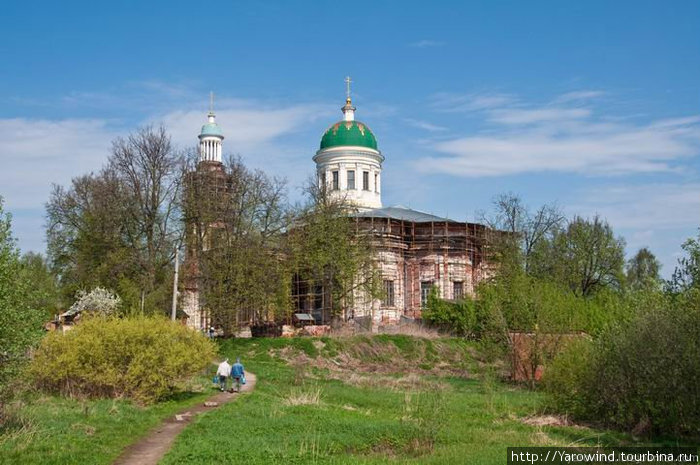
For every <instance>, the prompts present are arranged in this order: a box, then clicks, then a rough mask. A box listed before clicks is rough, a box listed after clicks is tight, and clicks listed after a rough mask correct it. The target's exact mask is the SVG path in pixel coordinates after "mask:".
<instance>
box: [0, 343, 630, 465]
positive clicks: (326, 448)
mask: <svg viewBox="0 0 700 465" xmlns="http://www.w3.org/2000/svg"><path fill="white" fill-rule="evenodd" d="M220 352H221V355H222V356H227V357H229V358H230V359H235V357H238V356H240V357H241V359H242V361H243V363H244V364H245V366H246V369H248V370H250V371H252V372H254V373H256V375H257V376H258V383H257V386H256V389H255V391H254V392H252V393H250V394H248V395H245V396H242V397H241V398H239V399H238V400H237V401H236V402H232V403H230V404H226V405H224V406H222V407H220V408H219V409H216V410H213V411H211V412H209V413H206V414H204V415H202V416H201V417H199V418H198V419H197V420H196V421H195V422H194V423H193V424H191V425H190V426H189V427H188V428H186V429H185V430H184V432H183V433H182V435H181V436H179V437H178V439H177V441H176V443H175V445H174V447H173V449H172V450H171V451H170V452H169V453H168V455H166V457H165V458H164V459H163V461H162V463H163V464H166V465H173V464H202V465H204V464H207V465H208V464H211V463H242V464H243V463H244V464H247V465H250V464H270V463H280V464H282V463H284V464H320V463H323V464H357V463H359V464H379V463H381V464H393V463H420V464H455V463H470V464H502V463H505V461H506V447H509V446H521V445H561V446H565V445H573V444H576V445H598V444H600V445H617V444H631V443H632V440H631V438H629V437H628V436H625V435H622V434H619V433H611V432H606V431H598V430H595V429H591V428H588V427H583V426H575V425H569V426H560V425H557V424H556V423H558V422H557V420H556V418H553V417H547V416H546V415H545V414H546V412H545V411H544V410H543V405H544V402H543V397H542V395H541V394H540V393H538V392H533V391H529V390H526V389H521V388H519V387H517V386H514V385H511V384H508V383H506V382H504V381H502V377H503V375H504V373H505V370H504V369H505V366H504V364H503V362H502V361H501V360H502V359H503V354H501V353H499V351H498V350H495V349H493V348H490V347H487V346H482V345H479V344H476V343H470V342H466V341H464V340H460V339H449V338H439V339H426V338H419V337H409V336H386V335H379V336H364V337H359V336H358V337H349V338H295V339H239V340H228V341H223V342H222V343H221V345H220ZM214 368H215V365H214V364H212V373H211V374H213V370H214ZM211 374H207V377H202V378H200V380H199V381H198V383H199V384H198V383H195V384H193V386H192V387H193V389H192V390H193V391H195V392H193V393H190V394H183V395H181V396H180V397H178V398H176V399H172V400H171V401H169V402H166V403H161V404H156V405H154V406H150V407H139V406H136V405H134V404H132V403H131V402H129V401H127V400H98V401H77V400H69V399H61V398H57V397H51V396H43V395H37V394H31V393H29V394H26V395H24V396H23V398H22V399H23V400H22V401H21V402H23V405H21V408H22V411H23V418H24V422H25V423H24V425H23V427H21V428H19V429H14V430H11V431H9V432H5V433H4V434H2V435H0V463H2V464H5V463H7V464H10V463H12V464H64V463H86V464H109V463H111V462H112V461H113V460H114V459H115V458H116V456H117V455H119V453H120V451H121V450H122V449H123V448H124V447H126V446H127V445H128V444H130V443H131V442H134V441H136V440H137V439H138V438H139V437H141V436H143V435H144V434H145V433H146V432H147V431H148V430H149V429H150V428H152V427H153V426H155V425H156V424H158V423H159V422H160V421H161V420H162V419H163V418H165V417H167V416H170V415H172V413H173V412H175V411H177V410H179V409H180V408H183V407H185V406H187V405H191V404H192V403H195V402H199V401H201V400H202V399H204V398H205V397H206V395H208V392H209V389H211V388H213V386H211V384H210V383H211ZM202 388H204V392H201V391H202ZM196 391H200V392H198V393H197V392H196ZM212 392H213V389H212ZM552 420H554V421H553V422H554V423H555V424H554V425H551V424H549V423H552Z"/></svg>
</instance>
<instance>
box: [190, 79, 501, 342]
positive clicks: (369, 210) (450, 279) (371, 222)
mask: <svg viewBox="0 0 700 465" xmlns="http://www.w3.org/2000/svg"><path fill="white" fill-rule="evenodd" d="M346 82H347V83H348V90H347V96H346V100H345V105H344V106H343V107H342V108H341V110H342V113H343V117H342V119H341V120H340V121H338V122H336V123H334V124H332V125H331V126H330V127H329V128H328V129H327V130H326V131H325V133H324V134H323V136H322V137H321V142H320V146H319V149H318V151H317V152H316V154H315V155H314V156H313V158H312V159H313V161H314V163H315V164H316V174H317V179H318V180H319V183H321V185H322V186H325V188H326V189H327V191H328V192H329V193H330V195H331V196H336V197H337V198H338V199H344V201H345V202H347V203H348V204H350V205H351V207H352V211H351V212H349V215H351V216H352V217H354V218H355V220H356V222H357V225H358V228H360V229H361V230H362V231H364V232H369V233H370V234H371V237H372V241H373V244H374V253H375V260H376V265H377V267H378V269H379V271H380V273H381V277H382V285H383V295H384V297H383V298H382V299H370V298H366V296H363V295H356V296H354V298H353V299H352V302H353V303H352V304H351V305H350V306H349V308H346V309H345V310H344V311H343V314H342V315H341V317H342V319H343V320H346V321H349V320H360V319H361V320H364V321H365V322H368V323H369V322H370V321H371V323H372V324H375V325H377V324H391V323H395V322H398V321H399V320H400V319H401V318H402V317H403V318H412V319H413V318H420V316H421V309H422V308H423V307H424V306H425V305H426V303H427V299H428V295H429V293H430V291H431V289H432V288H433V287H436V288H437V290H438V293H439V296H440V297H441V298H444V299H450V300H457V299H460V298H462V297H465V296H467V295H472V294H473V292H474V287H475V285H476V284H477V283H478V282H479V281H480V280H481V279H483V278H484V277H485V276H486V275H487V274H488V264H487V262H486V260H485V247H486V234H487V233H488V228H486V227H485V226H484V225H481V224H477V223H469V222H462V221H455V220H451V219H449V218H442V217H439V216H435V215H432V214H429V213H425V212H421V211H417V210H413V209H410V208H406V207H403V206H400V205H397V206H390V207H384V206H383V204H382V176H383V173H382V164H383V162H384V154H383V153H382V152H381V151H380V149H379V145H378V143H377V138H376V137H375V135H374V133H373V132H372V131H371V130H370V128H369V127H368V126H367V125H366V124H365V123H363V122H360V121H358V120H356V119H355V111H356V108H355V107H354V106H353V103H352V99H351V96H350V91H349V78H348V79H347V80H346ZM199 139H200V157H199V160H200V162H199V163H200V165H202V164H203V165H204V166H210V167H211V168H209V169H210V170H211V169H215V167H216V166H217V164H218V166H220V165H221V144H222V141H223V139H224V136H223V132H222V131H221V129H220V128H219V126H218V125H217V124H216V122H215V117H214V114H213V112H210V113H209V121H208V122H207V124H205V125H204V126H203V127H202V131H201V133H200V135H199ZM212 162H213V163H212ZM198 169H199V168H198ZM389 175H390V173H389ZM293 287H294V289H293V291H292V299H293V306H294V308H293V309H294V311H295V312H298V313H305V314H311V315H312V316H313V317H314V319H315V321H316V323H317V324H328V323H330V320H331V309H330V305H327V304H326V302H325V300H326V299H324V298H323V294H324V293H323V291H322V290H319V289H307V288H305V287H304V286H303V284H300V283H295V284H294V285H293ZM184 310H185V312H186V313H187V314H188V315H189V316H190V318H189V320H188V321H189V324H190V325H192V326H194V327H197V328H201V327H206V325H208V324H209V322H208V320H207V317H206V312H204V311H202V309H200V308H199V302H198V297H197V289H196V285H191V286H190V287H189V288H186V291H185V302H184Z"/></svg>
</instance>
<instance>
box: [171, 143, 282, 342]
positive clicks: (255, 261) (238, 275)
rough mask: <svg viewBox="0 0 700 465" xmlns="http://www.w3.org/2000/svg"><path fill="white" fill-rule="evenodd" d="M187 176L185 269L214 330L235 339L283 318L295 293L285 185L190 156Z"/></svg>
mask: <svg viewBox="0 0 700 465" xmlns="http://www.w3.org/2000/svg"><path fill="white" fill-rule="evenodd" d="M185 177H186V184H185V189H184V191H183V192H184V196H183V212H184V213H185V218H184V222H185V224H186V225H188V229H187V236H186V247H187V256H188V262H189V263H188V265H187V266H190V267H191V268H190V273H189V275H190V276H194V279H195V280H196V285H197V287H198V289H199V290H200V301H201V302H202V303H203V304H204V307H205V308H206V309H207V310H208V311H209V313H210V315H211V318H212V322H213V323H214V325H216V326H221V327H223V328H224V329H225V330H226V331H229V332H232V331H235V329H236V328H238V326H239V325H242V324H249V323H257V322H260V321H265V320H269V319H277V318H281V317H282V316H283V315H284V314H285V312H287V311H288V310H289V289H290V282H289V274H288V273H287V271H286V267H285V261H284V256H285V254H284V251H283V241H284V231H285V228H286V225H287V224H288V211H287V204H286V196H285V182H284V181H283V180H281V179H277V178H272V177H270V176H268V175H266V174H265V173H264V172H262V171H260V170H250V169H248V168H247V167H246V166H245V165H244V164H243V163H242V162H241V160H240V158H237V157H229V158H228V159H227V160H226V162H225V165H224V166H223V167H222V169H218V168H217V167H214V168H213V169H212V166H210V165H206V164H205V165H201V164H197V162H196V159H194V157H193V159H192V160H190V167H189V168H188V170H187V173H186V174H185ZM192 267H193V268H192Z"/></svg>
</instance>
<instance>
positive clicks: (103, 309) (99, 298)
mask: <svg viewBox="0 0 700 465" xmlns="http://www.w3.org/2000/svg"><path fill="white" fill-rule="evenodd" d="M121 303H122V299H121V298H120V297H119V296H118V295H117V294H115V293H113V292H112V291H110V290H108V289H105V288H102V287H96V288H95V289H93V290H91V291H90V292H86V291H82V290H81V291H78V293H77V294H76V301H75V303H74V304H73V305H71V307H70V312H71V313H78V312H95V313H101V314H103V315H111V314H113V313H114V312H116V311H117V309H118V308H119V305H121Z"/></svg>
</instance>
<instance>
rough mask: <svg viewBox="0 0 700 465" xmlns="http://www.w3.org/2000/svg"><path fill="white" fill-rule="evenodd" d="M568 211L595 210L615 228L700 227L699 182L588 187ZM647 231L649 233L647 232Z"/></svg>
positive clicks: (587, 212)
mask: <svg viewBox="0 0 700 465" xmlns="http://www.w3.org/2000/svg"><path fill="white" fill-rule="evenodd" d="M569 210H571V211H572V212H579V213H584V214H587V215H591V214H595V213H598V214H600V215H601V216H603V217H606V218H608V219H610V220H611V222H613V223H614V225H615V226H616V227H619V228H628V229H634V230H637V234H642V232H643V231H655V232H659V231H661V230H664V229H675V228H692V227H698V226H700V183H698V182H691V183H673V184H671V183H650V184H645V185H641V186H639V185H636V186H608V187H603V188H597V189H595V190H589V191H588V192H587V193H585V194H584V195H583V196H582V198H581V202H579V203H577V204H574V205H571V207H570V208H569ZM647 234H650V233H647Z"/></svg>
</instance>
